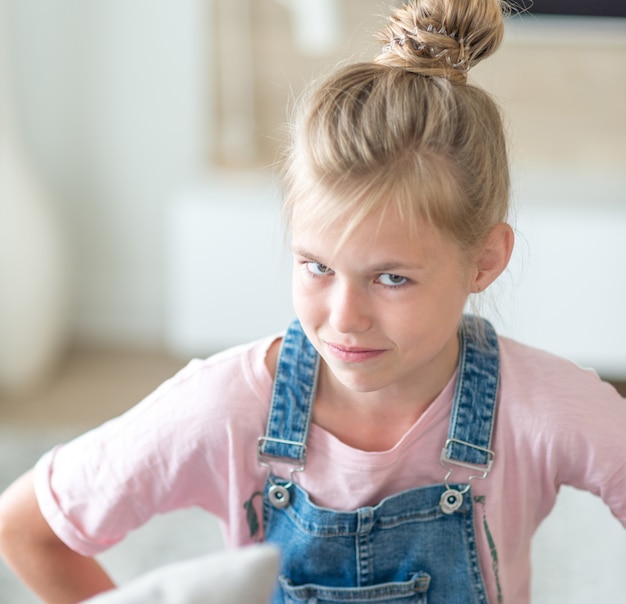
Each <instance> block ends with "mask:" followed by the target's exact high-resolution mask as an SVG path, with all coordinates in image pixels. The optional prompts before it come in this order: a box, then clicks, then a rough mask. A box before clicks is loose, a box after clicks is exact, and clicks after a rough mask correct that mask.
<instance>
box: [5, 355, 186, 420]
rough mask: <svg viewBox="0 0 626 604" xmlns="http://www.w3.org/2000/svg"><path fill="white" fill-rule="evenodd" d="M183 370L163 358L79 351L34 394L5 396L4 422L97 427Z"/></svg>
mask: <svg viewBox="0 0 626 604" xmlns="http://www.w3.org/2000/svg"><path fill="white" fill-rule="evenodd" d="M184 364H185V361H183V360H180V359H174V358H172V357H170V356H167V355H166V354H161V353H150V352H130V351H111V350H74V351H71V352H70V353H68V355H67V358H66V359H65V360H64V361H63V362H62V363H61V364H60V366H59V367H58V369H57V371H56V372H55V373H54V375H52V376H51V377H50V379H48V380H46V381H45V382H44V383H43V384H41V385H39V386H38V387H37V388H36V389H34V391H32V392H29V393H22V394H21V395H19V396H16V395H15V394H14V395H8V394H6V393H5V394H4V395H2V394H1V393H0V422H2V423H3V424H7V423H9V424H19V425H33V426H47V427H55V426H60V427H76V428H77V429H80V428H88V427H92V426H94V425H97V424H99V423H101V422H102V421H104V420H106V419H109V418H110V417H113V416H115V415H118V414H119V413H121V412H123V411H125V410H126V409H128V408H129V407H131V406H133V405H134V404H135V403H137V402H138V401H139V400H141V399H142V398H143V397H144V396H145V395H147V394H148V393H150V392H151V391H152V390H153V389H154V388H156V387H157V386H158V385H159V384H160V383H161V382H163V381H164V380H165V379H167V378H168V377H170V376H172V375H173V374H174V373H175V372H176V371H177V370H178V369H180V368H181V367H182V366H183V365H184Z"/></svg>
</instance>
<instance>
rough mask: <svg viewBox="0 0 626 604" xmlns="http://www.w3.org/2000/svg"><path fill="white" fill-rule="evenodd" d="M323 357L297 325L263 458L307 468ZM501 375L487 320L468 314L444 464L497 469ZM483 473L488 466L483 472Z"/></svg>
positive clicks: (288, 342) (286, 341)
mask: <svg viewBox="0 0 626 604" xmlns="http://www.w3.org/2000/svg"><path fill="white" fill-rule="evenodd" d="M319 362H320V361H319V355H318V354H317V351H316V350H315V348H314V347H313V345H312V344H311V343H310V342H309V340H308V338H307V337H306V335H305V334H304V332H303V331H302V327H301V325H300V322H299V321H297V320H296V321H294V322H293V323H291V325H290V326H289V328H288V329H287V332H286V334H285V336H284V338H283V341H282V345H281V349H280V354H279V358H278V364H277V368H276V376H275V379H274V390H273V393H272V402H271V407H270V413H269V418H268V422H267V429H266V433H265V436H264V437H261V438H260V439H259V455H260V456H261V457H263V458H266V457H269V458H278V459H282V460H292V461H294V462H298V463H299V464H301V465H304V463H305V461H306V441H307V436H308V431H309V425H310V421H311V413H312V410H313V400H314V398H315V389H316V386H317V375H318V371H319ZM499 375H500V359H499V351H498V339H497V335H496V332H495V330H494V328H493V326H492V325H491V324H490V323H489V322H488V321H486V320H484V319H480V318H478V317H473V316H470V315H466V316H464V317H463V321H462V324H461V329H460V352H459V364H458V372H457V382H456V389H455V393H454V402H453V408H452V414H451V417H450V427H449V430H448V440H447V441H446V444H445V447H444V449H443V451H442V455H441V460H442V463H446V462H448V463H451V464H453V465H461V466H465V465H468V466H470V467H473V466H485V467H486V469H487V471H488V470H489V469H490V468H491V463H492V461H493V457H494V454H493V452H492V451H491V440H492V434H493V425H494V419H495V411H496V400H497V392H498V384H499ZM481 469H482V468H481Z"/></svg>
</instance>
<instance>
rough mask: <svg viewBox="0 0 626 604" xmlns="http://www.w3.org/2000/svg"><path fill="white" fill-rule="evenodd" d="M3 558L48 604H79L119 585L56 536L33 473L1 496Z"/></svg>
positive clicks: (0, 516) (16, 482) (0, 540)
mask: <svg viewBox="0 0 626 604" xmlns="http://www.w3.org/2000/svg"><path fill="white" fill-rule="evenodd" d="M0 554H1V555H2V557H3V558H4V559H5V561H6V563H7V564H8V566H9V567H10V568H11V569H12V570H13V572H15V574H16V575H17V576H18V577H19V578H20V579H21V580H22V581H23V582H24V583H25V584H26V585H28V587H30V589H32V590H33V591H34V592H35V593H36V594H37V595H38V596H39V597H40V598H41V599H42V600H43V601H44V602H46V603H47V604H75V603H76V602H80V601H81V600H84V599H86V598H88V597H90V596H93V595H95V594H97V593H100V592H102V591H106V590H108V589H112V588H113V587H114V584H113V582H112V581H111V579H110V578H109V576H108V575H107V574H106V573H105V571H104V570H103V569H102V567H101V566H100V565H99V564H98V563H97V562H96V561H95V560H94V559H93V558H86V557H84V556H81V555H80V554H77V553H76V552H74V551H73V550H71V549H69V548H68V547H67V546H66V545H65V544H64V543H63V542H62V541H61V540H60V539H59V538H58V537H57V536H56V535H55V534H54V533H53V532H52V529H51V528H50V527H49V526H48V523H47V522H46V520H45V519H44V517H43V516H42V514H41V512H40V510H39V504H38V503H37V499H36V497H35V489H34V485H33V476H32V470H31V471H30V472H27V473H26V474H24V475H23V476H22V477H21V478H19V479H18V480H16V481H15V482H14V483H13V484H12V485H11V486H10V487H9V488H8V489H7V490H6V491H5V492H4V493H3V494H2V496H0Z"/></svg>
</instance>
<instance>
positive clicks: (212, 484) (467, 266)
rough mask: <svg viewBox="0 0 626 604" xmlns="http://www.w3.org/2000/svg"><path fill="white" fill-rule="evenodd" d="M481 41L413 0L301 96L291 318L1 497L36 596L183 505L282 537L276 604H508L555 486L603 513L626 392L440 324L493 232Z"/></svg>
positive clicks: (516, 600)
mask: <svg viewBox="0 0 626 604" xmlns="http://www.w3.org/2000/svg"><path fill="white" fill-rule="evenodd" d="M502 35H503V22H502V5H501V3H500V2H499V0H413V1H411V2H410V3H409V4H407V5H405V6H403V7H401V8H399V9H398V10H396V11H395V12H394V13H393V14H392V16H391V20H390V22H389V24H388V26H387V27H386V29H385V30H384V31H383V32H382V34H381V37H382V41H383V44H384V48H383V52H382V53H381V54H380V56H378V57H376V59H375V60H374V61H373V62H371V63H360V64H354V65H349V66H347V67H343V68H341V69H339V70H338V71H336V72H335V73H333V74H332V75H330V76H329V77H328V78H326V79H325V80H324V81H322V82H320V83H318V84H317V85H316V86H315V87H314V88H313V89H312V90H311V91H310V93H309V95H308V96H307V97H306V99H305V101H304V103H303V105H302V107H301V111H300V113H299V116H298V118H297V121H296V125H295V129H294V139H293V141H292V146H291V149H290V153H289V156H288V158H287V162H286V170H285V189H284V196H285V206H284V207H285V216H286V219H287V223H288V226H289V231H290V236H291V247H292V250H293V256H294V273H293V298H294V305H295V309H296V314H297V317H298V321H296V322H294V323H293V324H292V325H291V326H290V327H289V329H288V330H287V331H286V332H285V333H284V334H281V335H280V336H278V337H276V336H272V337H268V338H266V339H263V340H261V341H258V342H253V343H251V344H249V345H246V346H241V347H237V348H235V349H232V350H229V351H227V352H224V353H222V354H219V355H217V356H214V357H212V358H210V359H208V360H205V361H193V362H192V363H190V364H189V365H188V366H187V367H186V368H185V369H184V370H182V371H181V372H180V373H179V374H178V375H176V376H175V377H174V378H172V379H171V380H169V381H168V382H166V383H165V384H163V385H162V386H161V387H160V388H159V389H157V390H156V392H154V393H153V394H152V395H150V396H148V397H147V398H146V399H145V400H144V401H143V402H141V403H140V404H139V405H138V406H137V407H135V408H134V409H132V410H131V411H129V412H128V413H126V414H125V415H123V416H121V417H119V418H117V419H114V420H111V421H110V422H108V423H106V424H104V425H103V426H101V427H99V428H97V429H95V430H93V431H91V432H89V433H87V434H85V435H83V436H81V437H79V438H77V439H76V440H75V441H73V442H70V443H68V444H65V445H62V446H59V447H57V448H56V449H54V450H52V451H50V452H49V453H48V454H46V455H45V456H44V457H43V458H42V459H41V460H40V461H39V462H38V463H37V465H36V467H35V468H34V471H32V472H30V473H28V474H26V475H25V476H23V477H22V478H21V479H19V480H18V481H17V482H16V483H15V484H14V485H13V486H12V487H10V488H9V489H8V490H7V492H6V493H5V494H4V496H3V498H2V500H1V501H0V517H1V525H2V540H1V547H2V552H3V555H4V556H5V558H6V560H7V562H8V563H9V564H10V565H11V566H12V568H14V569H15V571H16V572H17V573H18V574H19V575H20V576H21V577H22V579H23V580H24V581H25V582H26V583H28V584H29V585H30V586H31V587H32V589H34V590H35V591H36V592H37V593H38V594H40V596H41V597H42V598H43V599H44V600H46V601H47V602H76V601H79V600H81V599H83V598H86V597H88V596H90V595H92V594H94V593H97V592H100V591H104V590H107V589H110V588H111V587H113V585H112V583H111V580H110V579H109V578H108V577H107V575H106V574H105V573H104V571H103V570H102V569H101V568H100V567H99V566H98V565H97V563H96V562H95V561H94V560H93V558H92V556H94V555H95V554H97V553H99V552H101V551H103V550H104V549H106V548H107V547H109V546H110V545H112V544H114V543H116V542H118V541H120V540H121V539H123V538H124V536H125V535H126V534H127V533H128V532H129V531H131V530H133V529H134V528H136V527H138V526H140V525H142V524H143V523H145V522H146V521H148V520H149V519H150V517H152V516H153V515H154V514H156V513H163V512H167V511H169V510H173V509H176V508H181V507H187V506H193V505H196V506H200V507H202V508H204V509H206V510H207V511H209V512H211V513H213V514H216V515H217V516H218V517H219V518H220V519H221V520H222V522H223V528H224V534H225V538H226V541H227V542H228V543H229V545H231V546H242V545H246V544H250V543H254V542H257V541H260V540H265V541H268V542H275V543H278V544H279V545H280V547H281V550H282V563H281V564H282V567H281V574H280V578H279V584H278V586H277V589H276V592H275V597H274V602H321V603H335V602H348V601H349V602H374V601H375V602H426V601H428V602H429V603H430V604H433V603H436V604H444V603H445V604H456V603H477V602H483V603H484V602H492V603H495V602H506V603H507V604H522V603H527V602H528V601H529V584H530V564H529V552H530V541H531V537H532V535H533V533H534V532H535V529H536V528H537V526H538V524H539V523H540V522H541V520H542V519H543V518H544V517H545V516H546V515H547V514H548V513H549V511H550V509H551V508H552V506H553V504H554V501H555V497H556V495H557V492H558V490H559V486H560V485H561V484H570V485H574V486H576V487H579V488H583V489H587V490H590V491H592V492H594V493H597V494H599V495H600V496H601V497H602V498H603V499H604V501H605V502H606V503H607V504H608V505H609V506H610V508H611V510H612V511H613V513H614V514H615V516H617V517H618V518H619V519H620V520H621V521H622V523H624V524H626V496H625V495H624V494H625V493H626V472H625V470H624V464H623V459H624V456H625V454H626V444H625V443H626V441H625V440H624V437H623V434H624V428H625V427H626V405H625V404H624V401H623V399H622V398H621V397H620V396H619V395H618V394H617V393H616V392H615V390H614V389H612V388H611V387H610V386H609V385H607V384H605V383H603V382H601V381H600V380H599V379H598V377H597V376H596V375H595V374H593V373H591V372H588V371H583V370H581V369H579V368H578V367H576V366H574V365H573V364H571V363H569V362H567V361H565V360H562V359H559V358H556V357H554V356H551V355H549V354H547V353H545V352H541V351H538V350H534V349H532V348H529V347H526V346H523V345H521V344H519V343H516V342H514V341H511V340H509V339H506V338H502V337H497V336H496V335H495V333H494V331H493V329H492V327H491V326H490V325H489V324H488V323H486V322H484V321H482V320H480V319H478V318H476V317H471V316H464V315H463V309H464V308H465V305H466V302H467V299H468V297H469V296H470V294H475V293H478V292H481V291H483V290H485V289H486V288H487V287H488V286H489V285H490V284H491V283H492V282H493V281H494V280H495V279H496V278H497V277H498V276H499V275H500V273H501V272H502V271H503V270H504V269H505V267H506V266H507V262H508V260H509V257H510V254H511V250H512V247H513V234H512V230H511V228H510V227H509V226H508V225H507V224H506V222H505V221H506V216H507V203H508V196H509V176H508V168H507V160H506V152H505V143H504V136H503V129H502V124H501V121H500V117H499V113H498V110H497V109H496V107H495V105H494V103H493V101H492V100H491V99H490V97H489V96H488V95H487V94H486V93H485V92H484V91H482V90H480V89H478V88H476V87H474V86H472V85H469V84H468V83H467V81H466V80H467V72H468V70H469V69H470V68H471V67H472V66H473V65H475V64H476V63H477V62H478V61H480V60H482V59H484V58H486V57H488V56H489V55H490V54H491V53H492V52H494V51H495V50H496V48H497V47H498V45H499V43H500V40H501V38H502Z"/></svg>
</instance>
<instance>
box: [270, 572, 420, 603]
mask: <svg viewBox="0 0 626 604" xmlns="http://www.w3.org/2000/svg"><path fill="white" fill-rule="evenodd" d="M278 582H279V584H280V587H281V589H282V592H283V594H284V602H285V604H302V603H303V602H305V603H306V604H341V603H345V602H348V603H350V604H369V603H371V602H381V603H382V602H392V603H393V604H428V588H429V586H430V576H429V575H428V574H427V573H423V572H418V573H415V574H414V575H413V576H412V577H411V579H409V580H408V581H404V582H394V583H382V584H380V585H371V586H368V587H324V586H322V585H315V584H312V583H308V584H306V585H299V586H296V585H293V584H292V583H291V581H289V579H287V578H286V577H284V576H281V577H279V579H278Z"/></svg>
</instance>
